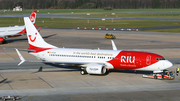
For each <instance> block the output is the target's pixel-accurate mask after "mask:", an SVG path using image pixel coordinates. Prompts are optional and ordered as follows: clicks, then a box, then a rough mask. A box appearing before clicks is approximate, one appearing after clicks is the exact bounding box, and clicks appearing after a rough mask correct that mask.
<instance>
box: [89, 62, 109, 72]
mask: <svg viewBox="0 0 180 101" xmlns="http://www.w3.org/2000/svg"><path fill="white" fill-rule="evenodd" d="M86 72H87V73H88V74H105V73H106V68H105V67H104V66H103V65H99V64H90V65H88V66H87V67H86Z"/></svg>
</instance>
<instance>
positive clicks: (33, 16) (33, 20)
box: [29, 10, 37, 25]
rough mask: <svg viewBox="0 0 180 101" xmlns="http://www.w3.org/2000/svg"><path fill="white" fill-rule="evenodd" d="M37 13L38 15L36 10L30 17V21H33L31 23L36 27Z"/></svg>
mask: <svg viewBox="0 0 180 101" xmlns="http://www.w3.org/2000/svg"><path fill="white" fill-rule="evenodd" d="M36 13H37V11H36V10H34V11H33V12H32V13H31V16H30V17H29V19H30V20H31V22H32V23H33V25H35V22H36Z"/></svg>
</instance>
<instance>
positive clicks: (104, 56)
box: [15, 17, 173, 75]
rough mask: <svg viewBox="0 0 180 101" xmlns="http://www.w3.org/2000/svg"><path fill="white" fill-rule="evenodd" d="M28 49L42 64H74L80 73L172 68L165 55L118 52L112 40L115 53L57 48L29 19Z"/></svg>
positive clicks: (27, 19) (27, 20) (22, 60)
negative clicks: (42, 35)
mask: <svg viewBox="0 0 180 101" xmlns="http://www.w3.org/2000/svg"><path fill="white" fill-rule="evenodd" d="M24 22H25V26H26V30H27V37H28V43H29V48H28V49H25V50H26V51H28V53H29V54H31V55H33V56H35V57H36V58H38V59H40V60H42V61H29V62H42V63H53V64H60V65H74V66H77V67H81V69H82V70H81V71H80V73H81V74H82V75H84V74H100V75H104V74H105V75H106V74H107V73H108V72H109V70H110V69H124V70H143V71H153V72H154V73H157V72H162V71H163V70H165V69H167V68H170V67H171V66H172V65H173V64H172V63H171V62H170V61H168V60H166V59H165V58H164V57H163V56H161V55H158V54H155V53H150V52H141V51H127V50H117V47H116V45H115V43H114V41H113V40H112V48H113V49H112V50H102V49H78V48H58V47H56V46H54V45H51V44H49V43H47V42H45V41H44V40H43V38H42V37H41V35H40V33H39V32H38V31H37V30H36V28H35V27H34V26H33V24H32V23H31V21H30V20H29V18H28V17H25V18H24ZM15 50H16V52H17V54H18V56H19V57H20V60H21V62H20V63H19V64H18V65H17V66H19V65H21V64H22V63H23V62H25V61H27V60H25V59H24V57H23V56H22V55H21V54H20V52H19V50H20V49H15Z"/></svg>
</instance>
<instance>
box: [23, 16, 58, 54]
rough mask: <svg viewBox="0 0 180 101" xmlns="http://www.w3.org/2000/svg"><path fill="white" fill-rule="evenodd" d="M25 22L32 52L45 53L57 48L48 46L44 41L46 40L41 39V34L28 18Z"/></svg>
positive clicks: (25, 18)
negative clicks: (39, 51) (44, 51)
mask: <svg viewBox="0 0 180 101" xmlns="http://www.w3.org/2000/svg"><path fill="white" fill-rule="evenodd" d="M24 22H25V26H26V31H27V38H28V43H29V47H30V50H36V52H37V50H41V51H43V50H47V49H51V48H57V47H56V46H53V45H51V44H48V43H46V42H45V41H44V39H43V38H42V37H41V35H40V33H39V32H38V30H37V29H36V28H35V26H34V25H33V24H32V23H31V21H30V19H29V18H28V17H24Z"/></svg>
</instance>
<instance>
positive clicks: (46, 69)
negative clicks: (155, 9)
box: [0, 29, 180, 101]
mask: <svg viewBox="0 0 180 101" xmlns="http://www.w3.org/2000/svg"><path fill="white" fill-rule="evenodd" d="M107 32H109V33H113V34H114V35H115V36H116V39H115V40H114V42H115V44H116V46H117V48H118V49H119V50H121V49H123V50H124V49H125V50H136V51H148V52H153V53H157V54H160V55H162V56H164V57H165V58H167V59H168V60H170V61H171V62H173V64H174V66H173V67H171V68H169V69H168V70H172V71H175V69H176V67H177V66H180V61H179V60H180V56H179V52H180V45H179V43H180V40H179V35H180V33H157V32H131V31H129V32H124V31H113V32H112V31H97V30H75V29H71V30H70V29H68V30H66V29H42V30H41V35H42V36H43V38H44V40H45V41H46V42H48V43H50V44H53V45H55V46H58V47H65V48H90V49H97V48H100V49H112V46H111V42H110V40H108V39H104V34H105V33H107ZM7 41H8V44H3V45H2V44H1V45H0V96H5V95H6V96H7V95H21V99H20V101H25V100H28V101H39V100H43V101H49V100H51V101H57V100H58V101H64V100H66V101H84V100H86V101H92V100H96V101H102V100H104V101H109V100H113V101H137V100H138V101H144V100H147V101H152V100H154V101H162V100H163V101H178V100H180V96H179V93H180V85H179V83H180V77H179V76H176V78H175V79H174V80H155V79H147V78H142V75H143V74H146V73H150V72H145V71H137V72H136V73H135V72H134V71H126V70H111V72H110V73H109V74H108V75H105V76H101V75H83V76H82V75H80V68H78V67H66V66H59V65H54V64H42V63H29V62H26V63H24V64H22V65H21V66H19V67H17V66H16V65H17V64H18V63H19V62H20V60H19V58H18V56H17V53H16V52H15V50H11V49H8V48H19V49H26V48H28V43H27V38H26V36H22V37H16V38H10V39H8V40H7ZM3 48H6V49H5V50H4V49H3ZM21 54H22V55H23V56H24V57H25V59H26V60H33V61H38V59H36V58H35V57H33V56H31V55H29V54H28V53H27V52H25V51H21ZM41 67H42V68H41Z"/></svg>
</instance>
